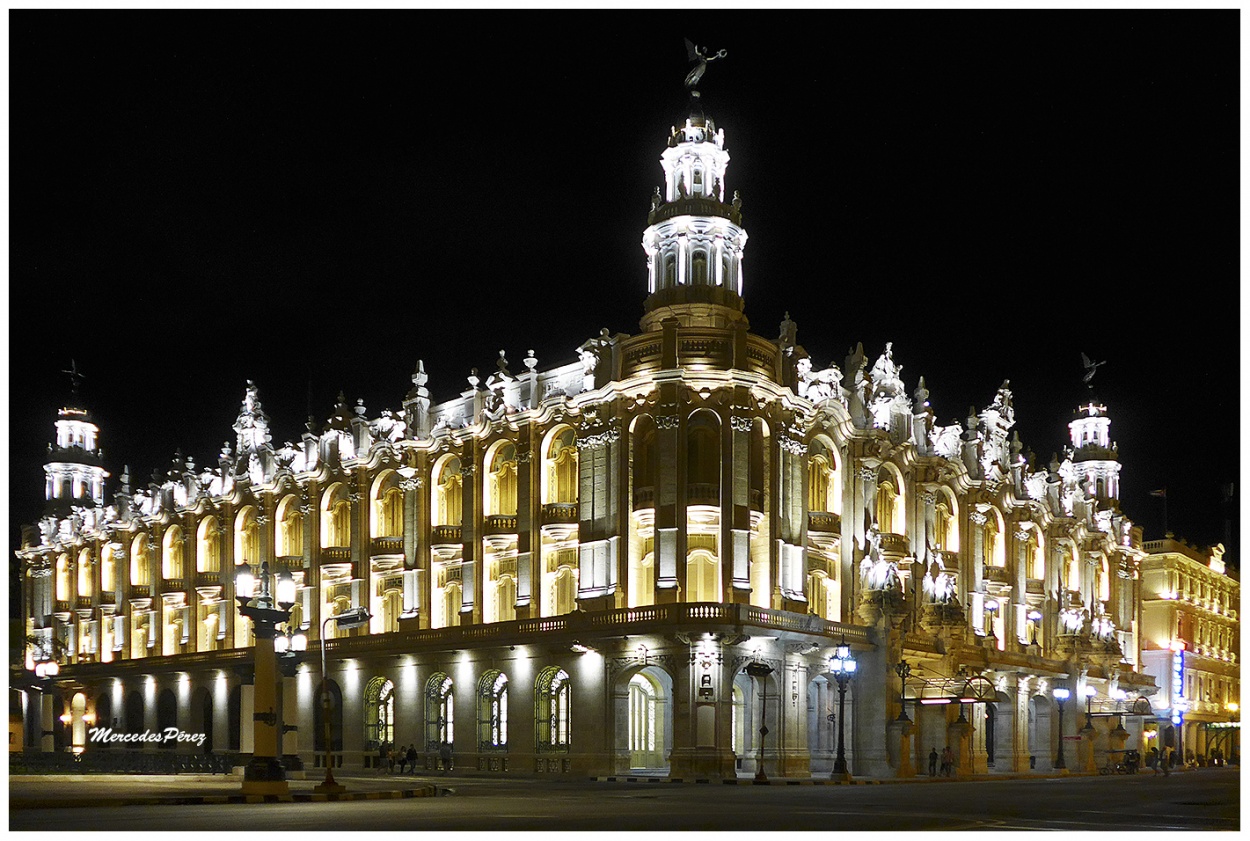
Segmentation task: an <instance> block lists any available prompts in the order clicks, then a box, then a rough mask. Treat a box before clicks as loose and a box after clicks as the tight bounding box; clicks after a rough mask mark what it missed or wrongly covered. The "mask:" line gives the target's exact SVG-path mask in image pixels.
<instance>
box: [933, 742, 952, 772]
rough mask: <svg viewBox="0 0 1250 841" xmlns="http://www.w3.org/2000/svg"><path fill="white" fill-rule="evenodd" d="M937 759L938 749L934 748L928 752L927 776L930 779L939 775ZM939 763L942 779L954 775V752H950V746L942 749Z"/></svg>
mask: <svg viewBox="0 0 1250 841" xmlns="http://www.w3.org/2000/svg"><path fill="white" fill-rule="evenodd" d="M938 759H939V757H938V749H937V747H936V746H935V747H934V748H933V750H931V751H930V752H929V776H930V777H936V776H938V774H939V770H938ZM941 762H942V768H941V771H940V773H941V775H942V776H943V777H952V776H954V775H955V752H954V751H953V750H951V747H950V745H947V746H946V747H944V748H942V755H941Z"/></svg>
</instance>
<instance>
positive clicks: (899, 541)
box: [881, 533, 907, 558]
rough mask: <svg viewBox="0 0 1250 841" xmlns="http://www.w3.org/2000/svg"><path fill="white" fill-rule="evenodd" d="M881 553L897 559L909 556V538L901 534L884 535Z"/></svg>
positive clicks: (882, 536)
mask: <svg viewBox="0 0 1250 841" xmlns="http://www.w3.org/2000/svg"><path fill="white" fill-rule="evenodd" d="M881 552H882V554H884V555H889V556H891V557H895V558H901V557H903V556H904V555H906V554H907V538H906V537H904V536H903V535H901V534H890V533H886V534H882V535H881Z"/></svg>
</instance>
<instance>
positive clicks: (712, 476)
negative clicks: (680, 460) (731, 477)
mask: <svg viewBox="0 0 1250 841" xmlns="http://www.w3.org/2000/svg"><path fill="white" fill-rule="evenodd" d="M720 461H721V460H720V423H719V421H718V420H717V418H716V416H715V415H714V414H712V413H711V412H707V411H698V412H695V413H694V414H693V415H692V416H691V417H690V422H689V424H688V425H687V438H686V476H687V479H688V483H689V485H703V486H706V487H707V488H708V490H706V491H695V490H692V491H691V493H690V495H691V497H694V498H719V496H720V470H721V463H720Z"/></svg>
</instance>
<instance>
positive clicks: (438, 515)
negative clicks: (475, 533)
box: [431, 456, 464, 526]
mask: <svg viewBox="0 0 1250 841" xmlns="http://www.w3.org/2000/svg"><path fill="white" fill-rule="evenodd" d="M431 491H432V492H433V494H434V499H433V503H434V523H433V525H436V526H458V525H460V523H461V519H462V515H461V513H460V512H461V510H462V508H463V507H464V492H463V491H462V490H461V478H460V459H458V458H456V457H455V456H452V457H450V458H448V459H447V460H446V461H444V462H443V464H442V467H441V468H440V469H439V471H438V479H437V480H436V481H435V483H434V487H433V488H432V489H431Z"/></svg>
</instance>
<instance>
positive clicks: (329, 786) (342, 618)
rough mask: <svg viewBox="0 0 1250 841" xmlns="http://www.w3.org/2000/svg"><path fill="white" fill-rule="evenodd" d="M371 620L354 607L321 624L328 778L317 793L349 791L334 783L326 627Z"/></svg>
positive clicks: (348, 628) (322, 698)
mask: <svg viewBox="0 0 1250 841" xmlns="http://www.w3.org/2000/svg"><path fill="white" fill-rule="evenodd" d="M371 618H372V617H371V616H370V615H369V611H368V610H366V609H365V608H363V607H353V608H352V609H351V610H345V611H343V612H342V613H340V614H339V615H338V616H327V617H326V618H325V620H324V621H322V623H321V721H322V732H323V733H324V735H325V753H326V776H325V779H324V780H322V781H321V782H320V783H318V784H317V785H316V786H314V787H313V791H315V792H319V793H322V794H342V793H343V792H345V791H347V787H346V786H343V785H340V784H339V783H336V782H335V781H334V770H333V765H334V758H333V756H332V755H331V752H330V735H331V734H330V684H329V673H328V672H327V671H326V626H328V625H329V624H330V623H331V622H334V623H335V624H337V625H338V626H339V627H340V628H343V629H346V630H350V629H352V628H359V627H361V626H362V625H364V624H365V623H367V622H368V621H369V620H370V619H371Z"/></svg>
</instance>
